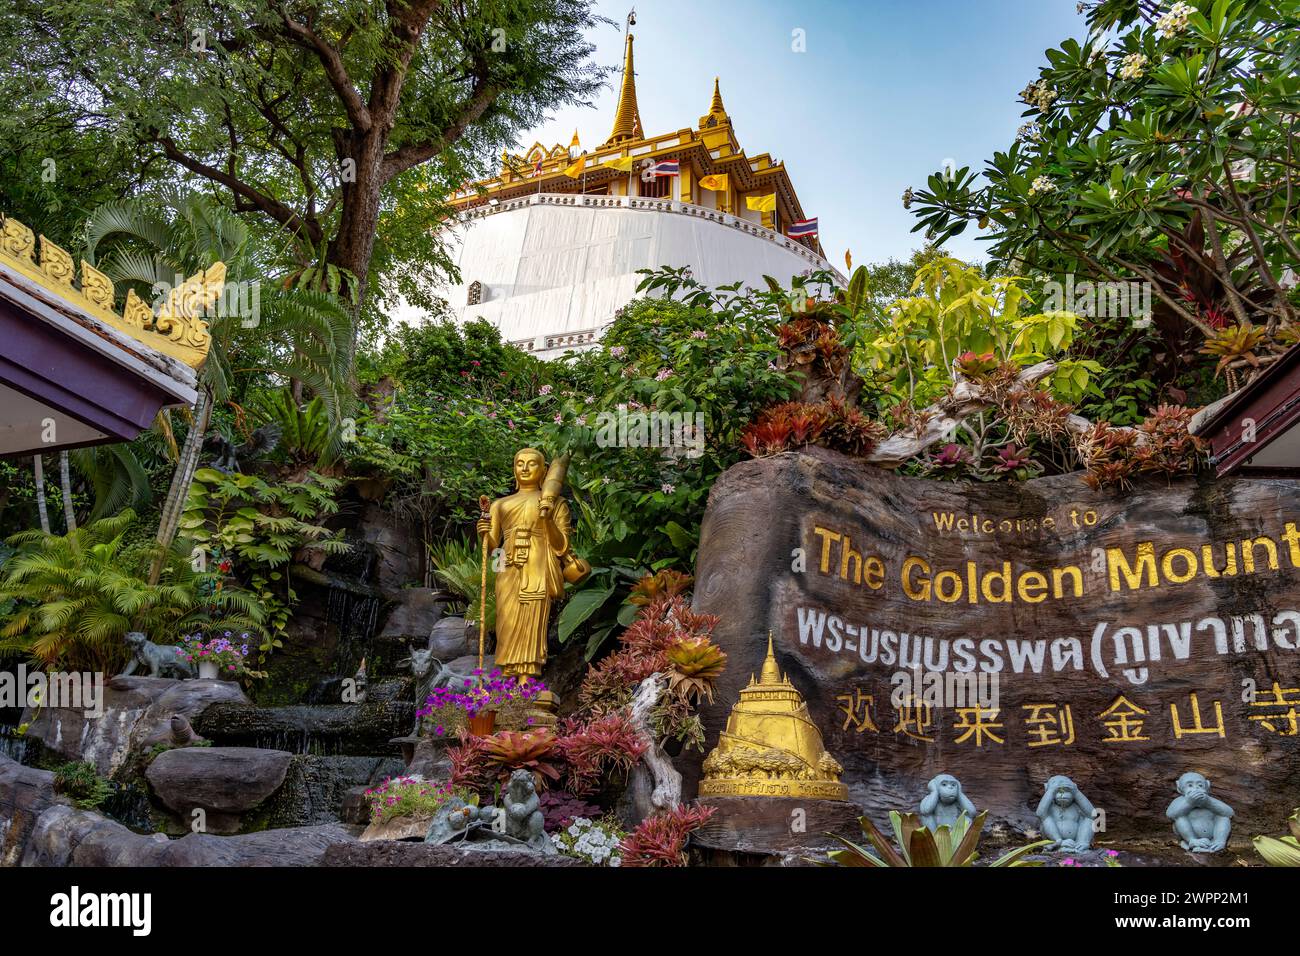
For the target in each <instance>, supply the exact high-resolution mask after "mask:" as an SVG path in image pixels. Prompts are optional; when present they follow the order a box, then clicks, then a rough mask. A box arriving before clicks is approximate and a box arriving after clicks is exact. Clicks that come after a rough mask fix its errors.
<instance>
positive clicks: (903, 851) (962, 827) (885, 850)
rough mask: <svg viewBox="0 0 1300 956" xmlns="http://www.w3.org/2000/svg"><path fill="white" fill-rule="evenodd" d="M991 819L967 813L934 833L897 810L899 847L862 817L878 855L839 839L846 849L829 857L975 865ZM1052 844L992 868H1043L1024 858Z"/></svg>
mask: <svg viewBox="0 0 1300 956" xmlns="http://www.w3.org/2000/svg"><path fill="white" fill-rule="evenodd" d="M987 816H988V811H987V810H985V811H983V812H981V813H980V814H979V816H977V817H976V818H975V819H974V821H971V820H968V819H967V818H966V815H965V814H964V813H963V814H962V815H961V816H959V817H958V818H957V822H956V823H955V824H954V825H953V826H951V827H949V826H946V825H945V826H941V827H939V829H938V830H935V831H933V832H931V831H930V830H929V829H928V828H927V827H925V826H923V825H922V824H921V819H920V817H919V816H917V815H916V814H915V813H899V812H898V811H897V810H891V811H889V822H890V824H891V825H892V827H893V830H894V841H895V843H897V844H898V846H897V848H895V847H894V846H893V845H892V844H890V842H889V840H888V839H887V838H886V837H885V835H884V834H883V833H881V832H880V830H879V829H877V828H876V825H875V824H874V823H872V822H871V818H870V817H859V818H858V822H859V823H861V824H862V832H863V834H864V835H865V836H866V838H867V840H868V841H869V842H870V843H871V845H872V847H873V848H874V849H875V850H876V853H875V854H873V853H871V852H870V851H869V850H867V849H866V848H864V847H862V846H859V845H858V844H856V843H854V842H853V841H851V840H846V839H845V838H844V837H836V839H837V840H839V841H840V842H841V843H843V844H844V846H845V847H846V849H843V850H832V851H831V852H830V853H829V854H828V856H829V857H830V860H831V862H833V863H837V864H839V865H840V866H867V867H933V866H971V865H972V864H973V863H974V862H975V860H976V859H978V857H979V854H978V853H977V852H976V850H975V848H976V846H977V845H978V844H979V838H980V833H981V831H982V830H983V829H984V820H985V818H986V817H987ZM1051 842H1052V841H1051V840H1039V841H1037V842H1036V843H1028V844H1026V845H1025V846H1022V847H1017V848H1016V849H1014V850H1011V851H1009V852H1007V853H1005V854H1003V855H1002V856H1000V857H998V859H996V860H994V861H993V862H992V863H990V864H989V866H998V867H1002V866H1042V863H1041V862H1040V861H1037V860H1026V859H1024V857H1025V856H1026V855H1028V854H1030V853H1032V852H1033V851H1034V850H1037V849H1039V848H1040V847H1044V846H1047V845H1048V844H1049V843H1051ZM876 854H879V855H876Z"/></svg>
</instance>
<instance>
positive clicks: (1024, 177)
mask: <svg viewBox="0 0 1300 956" xmlns="http://www.w3.org/2000/svg"><path fill="white" fill-rule="evenodd" d="M1084 6H1085V7H1087V10H1088V22H1089V25H1090V27H1091V28H1092V32H1091V34H1090V36H1089V38H1088V39H1087V40H1085V41H1084V42H1082V43H1080V42H1078V41H1076V40H1067V41H1065V42H1064V43H1062V44H1061V46H1060V47H1059V48H1057V49H1052V50H1048V51H1047V53H1046V57H1047V65H1046V66H1044V67H1043V68H1042V69H1041V70H1040V71H1039V75H1038V76H1037V78H1036V79H1034V80H1033V81H1032V82H1031V83H1030V84H1029V85H1028V86H1027V87H1026V88H1025V90H1024V91H1023V92H1022V93H1021V99H1022V100H1023V101H1024V103H1025V104H1026V107H1027V108H1026V111H1025V114H1024V115H1025V117H1026V119H1027V122H1026V123H1025V124H1024V126H1022V127H1021V130H1020V134H1019V136H1018V139H1017V141H1016V142H1015V143H1013V144H1012V145H1011V147H1010V148H1009V149H1008V150H1007V151H1006V152H999V153H996V154H995V155H994V156H993V158H992V159H991V160H990V161H989V162H988V164H987V167H986V168H985V170H984V173H983V179H982V180H981V179H980V178H979V176H977V174H975V173H973V172H971V171H970V170H969V169H962V170H958V171H956V173H955V175H952V176H941V175H938V174H936V175H933V176H931V177H930V178H929V180H928V183H927V188H925V189H922V190H919V191H917V192H916V193H915V194H913V193H912V191H911V190H909V191H908V194H907V195H905V197H904V199H905V203H907V204H914V205H915V206H916V210H915V211H916V213H917V215H918V217H919V222H918V223H917V226H916V229H918V230H920V229H924V230H926V231H927V235H928V236H930V237H932V238H933V239H934V240H935V241H937V242H940V243H941V242H943V241H945V240H946V239H948V238H949V237H951V236H954V235H957V234H958V233H960V232H962V231H964V230H965V229H966V228H967V226H968V225H969V224H971V223H978V224H979V225H980V226H981V227H987V228H988V229H989V230H990V236H989V239H990V240H991V249H992V253H993V255H994V257H995V259H996V261H997V262H998V263H999V264H1001V265H1002V266H1003V267H1004V268H1005V269H1007V270H1008V271H1011V272H1022V271H1024V270H1025V269H1028V270H1033V271H1036V272H1038V273H1040V274H1043V275H1046V276H1049V277H1054V278H1057V279H1061V278H1063V276H1064V275H1065V274H1078V275H1079V276H1080V278H1081V279H1092V280H1109V281H1125V282H1127V281H1129V280H1139V281H1142V282H1145V283H1148V285H1149V289H1150V292H1151V295H1152V296H1153V297H1154V299H1155V300H1156V301H1155V307H1154V309H1153V312H1154V320H1155V322H1156V325H1157V327H1159V328H1160V329H1161V331H1162V333H1163V334H1164V336H1165V340H1166V351H1167V352H1168V353H1169V354H1170V355H1171V356H1173V357H1176V356H1177V355H1178V354H1179V353H1182V352H1189V351H1194V350H1195V348H1196V346H1197V345H1198V344H1203V345H1204V350H1206V351H1208V352H1210V353H1212V354H1214V355H1217V356H1219V357H1221V358H1224V359H1225V362H1223V363H1221V368H1223V369H1226V370H1227V371H1228V372H1229V373H1231V372H1233V371H1234V370H1239V369H1242V368H1245V367H1246V366H1252V367H1259V366H1261V365H1265V364H1267V363H1268V362H1269V361H1272V360H1273V359H1274V358H1275V357H1276V354H1277V353H1278V352H1280V351H1281V349H1282V348H1283V347H1285V346H1286V345H1288V344H1290V343H1291V342H1292V341H1294V339H1295V330H1294V327H1293V326H1294V322H1295V319H1296V316H1297V306H1296V304H1295V302H1293V301H1292V298H1291V296H1290V295H1288V293H1287V290H1286V288H1285V283H1284V281H1283V280H1284V277H1285V274H1286V270H1287V269H1288V268H1292V269H1293V268H1294V265H1295V263H1296V262H1297V261H1300V244H1298V243H1297V229H1296V219H1295V209H1296V202H1297V199H1296V196H1297V192H1296V187H1297V172H1298V171H1300V165H1298V164H1297V163H1296V151H1297V146H1300V141H1298V140H1297V136H1296V129H1295V117H1296V115H1297V113H1300V76H1298V75H1297V66H1298V65H1300V18H1297V16H1296V8H1295V3H1294V0H1186V2H1180V3H1172V4H1171V3H1157V2H1154V0H1101V2H1092V3H1088V4H1084ZM1064 307H1065V308H1070V307H1071V304H1070V303H1064ZM1256 324H1262V325H1263V326H1264V328H1265V329H1266V332H1265V333H1263V334H1262V338H1263V341H1262V342H1261V341H1260V339H1259V337H1256V336H1255V335H1254V334H1253V333H1252V332H1251V329H1252V327H1253V326H1254V325H1256ZM1189 334H1190V335H1191V337H1190V338H1189V337H1188V335H1189ZM1270 353H1272V354H1270Z"/></svg>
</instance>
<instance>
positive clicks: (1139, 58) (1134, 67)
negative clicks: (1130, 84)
mask: <svg viewBox="0 0 1300 956" xmlns="http://www.w3.org/2000/svg"><path fill="white" fill-rule="evenodd" d="M1147 62H1148V61H1147V56H1146V54H1145V53H1130V54H1129V55H1128V56H1126V57H1124V60H1123V62H1122V63H1120V67H1119V78H1120V79H1121V80H1136V79H1138V78H1139V77H1141V76H1142V73H1143V72H1144V71H1145V69H1146V65H1147Z"/></svg>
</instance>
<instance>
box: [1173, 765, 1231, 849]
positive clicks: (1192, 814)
mask: <svg viewBox="0 0 1300 956" xmlns="http://www.w3.org/2000/svg"><path fill="white" fill-rule="evenodd" d="M1175 789H1177V790H1178V796H1177V797H1175V798H1174V802H1173V803H1171V804H1169V809H1168V810H1166V811H1165V816H1167V817H1168V818H1169V819H1170V820H1173V821H1174V832H1175V833H1177V834H1178V836H1179V842H1180V844H1181V846H1182V848H1183V849H1184V850H1187V851H1189V852H1191V853H1218V852H1219V851H1220V850H1222V849H1223V848H1224V847H1226V846H1227V845H1228V835H1229V834H1230V833H1231V832H1232V807H1230V806H1228V805H1227V804H1226V803H1224V802H1223V801H1222V800H1220V799H1218V798H1217V797H1212V796H1210V781H1208V780H1206V779H1205V777H1203V776H1201V775H1200V774H1199V773H1197V772H1196V771H1195V770H1189V771H1187V772H1186V773H1185V774H1183V775H1182V776H1181V777H1179V778H1178V783H1177V784H1175Z"/></svg>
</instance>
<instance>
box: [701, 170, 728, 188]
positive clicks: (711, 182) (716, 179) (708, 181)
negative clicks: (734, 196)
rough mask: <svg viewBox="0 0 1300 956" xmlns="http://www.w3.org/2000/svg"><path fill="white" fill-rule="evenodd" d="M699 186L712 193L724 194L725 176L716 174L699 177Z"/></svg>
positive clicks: (725, 186) (724, 174)
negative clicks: (710, 190)
mask: <svg viewBox="0 0 1300 956" xmlns="http://www.w3.org/2000/svg"><path fill="white" fill-rule="evenodd" d="M700 185H701V186H702V187H704V188H705V189H712V190H713V191H714V192H726V191H727V174H726V173H717V174H715V175H713V176H701V177H700Z"/></svg>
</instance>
